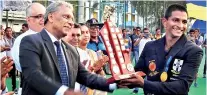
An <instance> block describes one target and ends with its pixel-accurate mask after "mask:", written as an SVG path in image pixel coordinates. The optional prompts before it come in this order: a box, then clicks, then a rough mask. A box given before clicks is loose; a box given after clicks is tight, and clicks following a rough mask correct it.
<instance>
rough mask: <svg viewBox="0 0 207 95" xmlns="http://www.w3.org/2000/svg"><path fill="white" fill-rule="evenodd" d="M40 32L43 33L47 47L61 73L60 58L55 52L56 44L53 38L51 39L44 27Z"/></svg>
mask: <svg viewBox="0 0 207 95" xmlns="http://www.w3.org/2000/svg"><path fill="white" fill-rule="evenodd" d="M40 34H41V35H42V38H43V39H44V44H45V46H46V47H47V49H48V51H49V53H50V55H51V56H52V60H53V61H54V63H55V66H56V68H57V70H58V73H59V74H60V68H59V65H58V61H57V60H58V59H57V56H56V53H55V49H54V45H53V43H52V40H51V39H50V37H49V35H48V34H47V32H46V31H45V29H43V30H42V31H41V32H40Z"/></svg>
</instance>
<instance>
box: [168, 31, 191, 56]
mask: <svg viewBox="0 0 207 95" xmlns="http://www.w3.org/2000/svg"><path fill="white" fill-rule="evenodd" d="M186 42H187V38H186V36H185V35H184V34H183V35H182V36H181V37H180V39H179V40H178V41H177V42H176V43H175V44H174V45H173V47H172V48H171V50H170V51H169V53H168V55H167V56H166V57H167V59H168V58H169V56H172V58H174V57H175V55H176V54H177V53H178V52H179V51H180V50H182V48H183V46H184V45H185V43H186Z"/></svg>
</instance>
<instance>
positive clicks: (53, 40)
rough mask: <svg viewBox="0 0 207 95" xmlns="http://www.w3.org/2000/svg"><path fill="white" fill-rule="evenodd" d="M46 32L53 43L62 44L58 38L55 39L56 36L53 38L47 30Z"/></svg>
mask: <svg viewBox="0 0 207 95" xmlns="http://www.w3.org/2000/svg"><path fill="white" fill-rule="evenodd" d="M45 31H46V32H47V34H48V35H49V37H50V39H51V40H52V42H53V43H54V42H55V41H58V42H60V43H61V40H57V39H56V38H55V36H53V35H52V34H51V33H50V32H48V31H47V30H46V29H45Z"/></svg>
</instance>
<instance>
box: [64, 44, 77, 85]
mask: <svg viewBox="0 0 207 95" xmlns="http://www.w3.org/2000/svg"><path fill="white" fill-rule="evenodd" d="M62 43H63V44H62V47H63V51H64V54H65V57H66V58H65V59H66V61H67V67H68V76H69V85H70V87H71V86H72V81H73V80H72V79H74V78H72V77H73V69H74V68H73V67H74V66H73V64H72V56H71V55H72V54H71V52H70V50H69V48H68V46H67V43H66V42H64V41H62Z"/></svg>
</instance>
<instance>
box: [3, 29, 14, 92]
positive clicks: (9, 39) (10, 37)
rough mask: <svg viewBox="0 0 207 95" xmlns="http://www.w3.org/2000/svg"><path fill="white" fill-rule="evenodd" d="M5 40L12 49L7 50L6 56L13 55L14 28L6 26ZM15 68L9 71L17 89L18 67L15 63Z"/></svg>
mask: <svg viewBox="0 0 207 95" xmlns="http://www.w3.org/2000/svg"><path fill="white" fill-rule="evenodd" d="M5 40H6V46H8V47H9V48H10V50H7V51H6V56H9V57H12V56H11V48H12V47H13V44H14V41H15V38H14V37H13V34H12V28H11V27H6V29H5ZM13 67H14V68H13V69H12V70H11V71H10V72H9V76H10V77H11V78H12V90H15V89H16V68H15V64H13Z"/></svg>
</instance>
